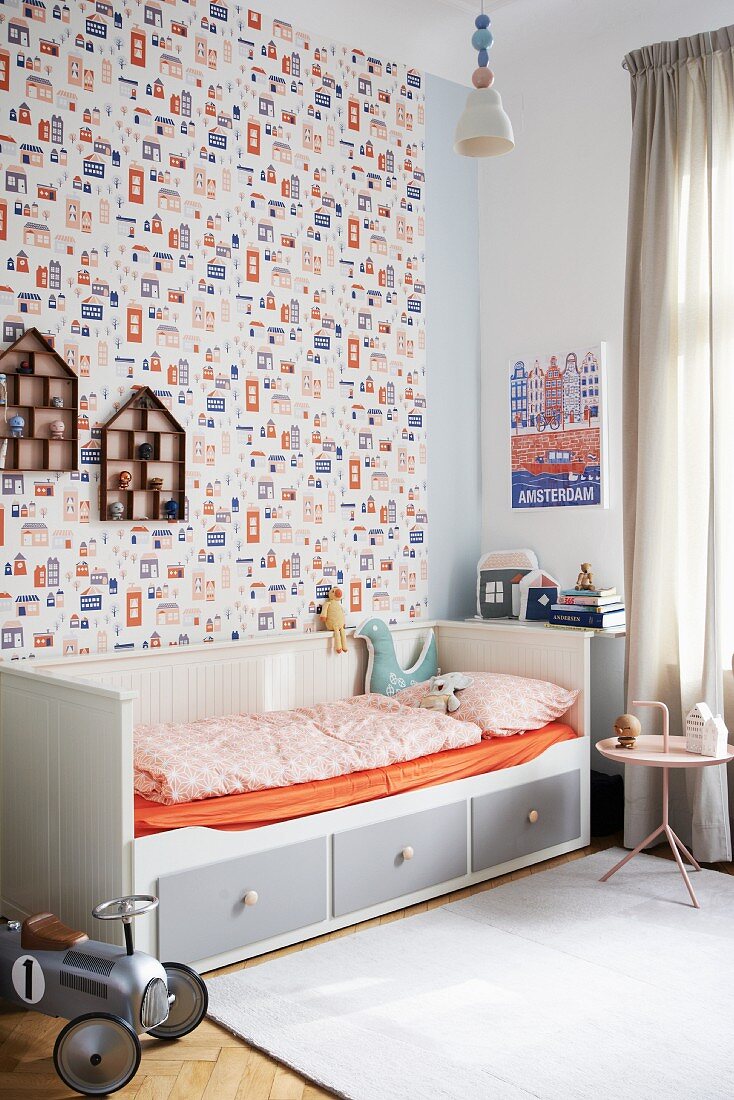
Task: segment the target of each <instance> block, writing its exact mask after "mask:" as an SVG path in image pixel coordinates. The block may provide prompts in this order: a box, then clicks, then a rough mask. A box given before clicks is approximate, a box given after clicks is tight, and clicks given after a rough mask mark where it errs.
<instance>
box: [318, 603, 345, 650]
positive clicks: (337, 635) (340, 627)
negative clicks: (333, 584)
mask: <svg viewBox="0 0 734 1100" xmlns="http://www.w3.org/2000/svg"><path fill="white" fill-rule="evenodd" d="M341 598H342V590H341V588H332V589H331V591H330V592H329V598H328V600H327V601H326V603H325V604H324V605H323V607H322V608H321V618H322V620H323V621H324V622H325V623H326V629H327V630H330V631H331V632H332V634H333V635H334V648H335V649H336V652H337V653H346V652H347V636H346V633H345V631H344V623H345V622H346V619H345V618H344V608H343V607H342V605H341Z"/></svg>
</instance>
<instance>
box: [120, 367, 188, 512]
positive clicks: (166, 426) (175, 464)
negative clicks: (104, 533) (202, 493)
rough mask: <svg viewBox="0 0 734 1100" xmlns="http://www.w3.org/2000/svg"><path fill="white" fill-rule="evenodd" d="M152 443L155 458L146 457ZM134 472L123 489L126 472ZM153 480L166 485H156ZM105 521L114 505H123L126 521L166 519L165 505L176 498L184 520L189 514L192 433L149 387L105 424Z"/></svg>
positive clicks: (151, 450) (135, 394)
mask: <svg viewBox="0 0 734 1100" xmlns="http://www.w3.org/2000/svg"><path fill="white" fill-rule="evenodd" d="M144 443H147V444H148V446H149V447H150V457H149V458H144V457H141V453H140V450H141V446H142V445H143V444H144ZM125 472H127V473H129V474H130V475H131V481H130V484H129V486H128V487H127V488H120V474H124V473H125ZM153 478H162V479H163V488H162V489H151V487H150V483H151V479H153ZM101 482H102V484H101V488H100V501H99V504H100V519H102V520H111V519H113V518H114V517H113V516H111V515H110V505H111V504H117V503H119V504H122V505H123V506H124V509H125V511H124V513H123V514H122V516H121V518H122V519H126V520H139V519H143V520H155V521H158V520H165V519H166V515H165V504H166V503H167V501H169V500H175V501H176V503H177V505H178V516H177V518H178V519H184V518H185V512H186V432H185V431H184V429H183V428H182V427H181V425H180V424H179V423H178V421H177V420H176V419H175V418H174V417H173V416H172V415H171V413H170V412H169V411H168V409H167V408H166V406H165V405H164V404H163V402H162V401H161V400H160V398H159V397H156V395H155V394H154V393H153V391H152V390H151V389H150V388H149V387H148V386H144V387H142V388H141V389H139V390H136V391H135V393H134V394H133V395H132V397H131V398H130V399H129V400H128V401H126V402H125V404H124V405H123V406H122V408H121V409H120V410H119V411H118V412H116V413H115V415H114V416H113V417H111V419H110V420H108V421H107V423H106V424H105V425H104V427H103V428H102V472H101Z"/></svg>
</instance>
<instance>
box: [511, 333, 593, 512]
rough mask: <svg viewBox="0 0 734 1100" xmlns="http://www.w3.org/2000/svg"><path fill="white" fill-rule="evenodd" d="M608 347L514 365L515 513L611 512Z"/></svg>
mask: <svg viewBox="0 0 734 1100" xmlns="http://www.w3.org/2000/svg"><path fill="white" fill-rule="evenodd" d="M604 373H605V345H604V344H603V343H599V344H596V345H593V346H589V345H586V346H577V347H575V348H573V349H571V350H568V351H566V352H563V353H562V354H558V353H553V354H546V355H528V356H518V357H516V358H514V359H512V360H511V361H510V367H509V382H510V385H509V399H510V461H511V475H510V476H511V505H512V508H513V509H526V508H567V507H599V506H601V507H606V500H607V491H606V476H607V462H606V408H605V403H604Z"/></svg>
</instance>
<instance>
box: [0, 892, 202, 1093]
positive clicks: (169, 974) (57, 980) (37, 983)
mask: <svg viewBox="0 0 734 1100" xmlns="http://www.w3.org/2000/svg"><path fill="white" fill-rule="evenodd" d="M157 904H158V899H157V898H154V897H152V896H151V895H132V896H130V897H125V898H115V899H114V900H113V901H110V902H104V903H103V904H102V905H98V906H97V907H96V908H95V909H94V910H93V913H94V915H95V916H96V917H98V918H99V919H101V920H121V921H122V922H123V927H124V931H125V947H116V946H114V945H112V944H108V943H101V942H99V941H97V940H90V939H89V938H88V937H87V935H86V933H84V932H78V931H75V930H74V929H70V928H66V927H65V926H64V925H63V924H61V922H60V921H59V920H58V918H57V917H55V916H53V914H51V913H40V914H37V915H36V916H33V917H28V918H27V919H26V920H25V921H24V922H23V924H22V926H21V925H20V924H19V923H18V922H17V921H10V922H9V923H8V924H7V925H5V926H0V996H2V997H4V998H5V999H6V1000H7V1001H11V1002H13V1003H15V1004H18V1005H21V1006H23V1007H25V1008H31V1009H34V1010H35V1011H37V1012H43V1013H45V1014H46V1015H47V1016H62V1017H64V1018H65V1019H68V1020H69V1021H70V1022H69V1023H68V1024H67V1025H66V1027H64V1028H63V1029H62V1030H61V1032H60V1033H59V1036H58V1038H57V1040H56V1046H55V1047H54V1065H55V1066H56V1071H57V1073H58V1074H59V1076H60V1077H61V1079H62V1080H63V1081H64V1083H65V1084H66V1085H68V1086H69V1087H70V1088H72V1089H76V1090H77V1091H78V1092H81V1093H82V1094H83V1095H85V1096H105V1095H107V1094H108V1093H111V1092H115V1091H116V1090H117V1089H121V1088H123V1087H124V1086H125V1085H126V1084H127V1083H128V1082H129V1081H130V1080H131V1079H132V1078H133V1077H134V1076H135V1074H136V1073H137V1070H138V1066H139V1065H140V1055H141V1048H140V1040H139V1039H138V1035H142V1034H144V1033H146V1032H147V1033H149V1034H151V1035H154V1036H156V1037H157V1038H160V1039H179V1038H181V1037H182V1036H183V1035H187V1034H188V1033H189V1032H190V1031H193V1030H194V1028H196V1027H197V1026H198V1025H199V1023H200V1022H201V1020H202V1019H203V1017H204V1015H205V1013H206V1009H207V1003H208V996H207V990H206V986H205V985H204V982H203V981H202V980H201V978H200V977H199V975H198V974H197V973H196V972H195V971H194V970H192V969H191V968H190V967H188V966H185V965H184V964H183V963H160V962H158V960H157V959H154V958H153V957H152V956H151V955H146V954H145V952H143V951H135V949H134V947H133V943H132V932H131V920H132V918H133V917H135V916H138V915H140V913H143V912H147V911H148V910H150V909H154V908H155V907H156V905H157Z"/></svg>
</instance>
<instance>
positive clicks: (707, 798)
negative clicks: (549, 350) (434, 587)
mask: <svg viewBox="0 0 734 1100" xmlns="http://www.w3.org/2000/svg"><path fill="white" fill-rule="evenodd" d="M626 65H627V68H628V69H629V72H630V77H631V84H632V120H633V122H632V163H631V173H630V204H629V228H628V244H627V282H626V297H625V334H624V544H625V587H626V597H627V606H628V615H627V623H628V649H627V685H628V702H629V703H630V704H631V701H632V700H633V699H660V700H662V701H664V702H665V703H667V705H668V707H669V708H670V714H671V732H673V733H679V732H683V731H682V729H681V722H682V718H683V717H684V716H685V714H686V712H687V711H688V709H689V708H690V707H691V706H692V705H693V704H694V703H696V702H699V701H703V700H705V701H706V702H707V703H708V704H709V706H710V707H711V709H712V710H713V711H714V713H721V712H723V698H722V668H723V664H724V660H723V644H724V639H723V630H724V620H723V616H722V606H723V604H724V590H725V586H726V584H727V583H728V581H727V580H726V578H725V574H724V568H723V566H724V562H723V560H722V559H723V556H724V551H725V548H726V546H727V539H728V538H729V537H730V534H729V532H730V529H731V515H732V514H733V513H734V505H733V504H732V502H733V501H734V463H732V453H731V451H732V446H731V440H730V438H729V436H730V435H732V434H734V433H733V432H732V424H734V419H733V417H734V400H732V397H733V394H732V389H733V387H732V377H731V376H732V375H733V374H734V341H733V338H732V323H733V320H732V319H733V317H734V279H733V278H732V256H733V255H734V27H728V28H724V29H723V30H719V31H716V32H713V33H711V34H708V33H707V34H700V35H697V36H695V37H693V38H685V39H680V40H679V41H677V42H662V43H659V44H658V45H655V46H650V47H646V48H644V49H641V50H636V51H635V52H633V53H631V54H629V55H628V57H627V58H626ZM731 565H732V558H731V557H729V560H728V567H729V571H730V570H731ZM729 615H730V616H731V605H730V610H729ZM730 658H731V651H729V653H728V655H727V659H726V663H727V664H728V663H729V660H730ZM644 720H645V722H649V721H651V716H650V712H648V713H647V714H646V715H645V716H644ZM651 732H653V731H652V730H651ZM654 732H657V731H654ZM730 739H731V738H730ZM655 773H656V769H648V768H638V767H629V766H628V767H627V769H626V777H625V790H626V807H625V843H626V844H627V845H628V846H630V847H632V846H634V845H635V844H638V843H639V842H640V841H641V840H642V839H643V838H644V837H645V836H646V835H648V833H650V832H651V831H652V830H653V829H654V828H655V826H656V825H657V824H659V822H660V777H659V775H657V774H655ZM675 778H676V780H677V782H676V783H674V784H673V786H672V795H673V805H672V814H673V822H672V823H673V828H674V829H675V831H676V832H678V835H679V836H681V838H682V839H684V840H688V841H689V842H690V843H692V846H693V852H694V854H695V855H696V856H697V857H698V858H699V859H702V860H706V861H713V860H721V859H731V839H730V827H729V813H728V796H727V785H726V769H725V767H723V766H722V767H711V768H703V769H694V770H689V771H687V772H686V773H685V775H683V774H680V775H676V776H675Z"/></svg>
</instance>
